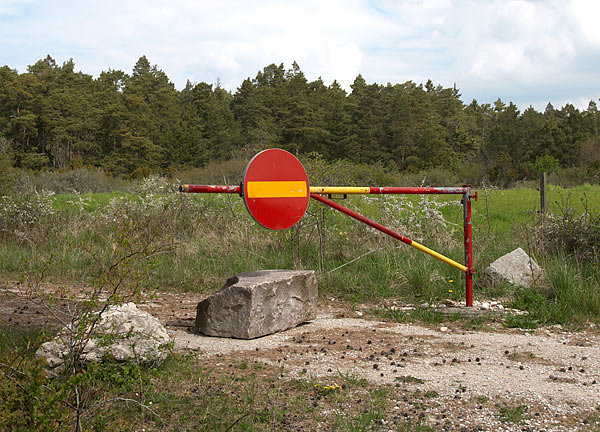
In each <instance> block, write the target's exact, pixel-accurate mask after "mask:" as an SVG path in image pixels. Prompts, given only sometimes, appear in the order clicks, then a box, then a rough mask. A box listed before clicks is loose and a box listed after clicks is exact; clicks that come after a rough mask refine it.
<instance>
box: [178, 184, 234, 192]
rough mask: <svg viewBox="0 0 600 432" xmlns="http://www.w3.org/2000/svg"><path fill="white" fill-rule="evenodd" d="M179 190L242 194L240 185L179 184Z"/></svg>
mask: <svg viewBox="0 0 600 432" xmlns="http://www.w3.org/2000/svg"><path fill="white" fill-rule="evenodd" d="M179 192H186V193H230V194H241V193H242V188H241V187H240V186H219V185H181V186H179Z"/></svg>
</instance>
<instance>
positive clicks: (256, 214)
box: [179, 149, 477, 306]
mask: <svg viewBox="0 0 600 432" xmlns="http://www.w3.org/2000/svg"><path fill="white" fill-rule="evenodd" d="M179 191H180V192H186V193H229V194H239V195H240V196H241V197H242V198H243V199H244V204H245V205H246V208H247V209H248V212H249V213H250V214H251V216H252V217H253V218H254V219H255V220H256V221H257V222H258V223H259V224H261V225H262V226H264V227H266V228H269V229H277V230H279V229H286V228H289V227H291V226H293V225H295V224H296V223H297V222H298V221H299V220H300V219H301V218H302V216H303V215H304V213H305V212H306V209H307V207H308V201H309V199H310V198H312V199H314V200H316V201H319V202H321V203H322V204H325V205H327V206H329V207H331V208H333V209H335V210H337V211H339V212H342V213H344V214H346V215H348V216H350V217H352V218H354V219H356V220H358V221H360V222H362V223H365V224H367V225H369V226H370V227H372V228H375V229H377V230H379V231H381V232H383V233H385V234H387V235H389V236H391V237H393V238H395V239H397V240H400V241H401V242H403V243H405V244H407V245H409V246H412V247H413V248H415V249H418V250H420V251H422V252H425V253H426V254H428V255H430V256H432V257H434V258H436V259H438V260H440V261H442V262H445V263H446V264H448V265H450V266H452V267H454V268H456V269H458V270H460V271H462V272H464V273H465V293H466V299H465V301H466V305H467V306H473V273H474V270H473V229H472V218H471V199H472V198H474V199H475V200H476V201H477V192H475V193H474V194H473V193H472V192H471V187H470V186H466V185H465V186H461V187H329V186H309V184H308V176H307V175H306V171H305V170H304V167H303V166H302V164H301V163H300V161H298V159H296V157H295V156H293V155H292V154H291V153H288V152H287V151H285V150H281V149H268V150H264V151H262V152H260V153H258V154H257V155H256V156H254V157H253V158H252V160H251V161H250V162H249V163H248V166H247V167H246V170H245V171H244V180H243V181H242V184H241V185H240V186H216V185H188V184H185V185H182V186H180V187H179ZM352 194H364V195H383V194H395V195H408V194H412V195H424V194H427V195H429V194H455V195H462V200H461V203H462V206H463V228H464V248H465V263H464V265H463V264H460V263H458V262H456V261H454V260H452V259H450V258H448V257H446V256H444V255H442V254H440V253H438V252H436V251H434V250H432V249H429V248H428V247H426V246H423V245H422V244H420V243H417V242H416V241H414V240H411V239H409V238H408V237H405V236H403V235H401V234H398V233H396V232H394V231H392V230H390V229H388V228H386V227H384V226H383V225H380V224H378V223H377V222H374V221H372V220H370V219H368V218H366V217H364V216H362V215H360V214H358V213H356V212H353V211H352V210H350V209H347V208H345V207H343V206H341V205H340V204H338V203H336V202H334V201H332V200H331V196H332V195H344V196H346V195H352ZM323 195H327V196H328V197H329V198H325V197H324V196H323Z"/></svg>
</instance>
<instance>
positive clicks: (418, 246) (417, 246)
mask: <svg viewBox="0 0 600 432" xmlns="http://www.w3.org/2000/svg"><path fill="white" fill-rule="evenodd" d="M411 246H412V247H414V248H415V249H419V250H420V251H422V252H425V253H426V254H427V255H431V256H432V257H434V258H437V259H439V260H440V261H444V262H445V263H446V264H450V265H451V266H452V267H454V268H457V269H459V270H460V271H463V272H466V271H467V268H466V267H465V266H464V265H462V264H460V263H457V262H456V261H454V260H452V259H450V258H448V257H446V256H444V255H442V254H439V253H437V252H436V251H434V250H431V249H429V248H428V247H427V246H423V245H422V244H420V243H417V242H416V241H414V240H413V241H412V243H411Z"/></svg>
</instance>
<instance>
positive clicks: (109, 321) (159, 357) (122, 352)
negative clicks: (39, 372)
mask: <svg viewBox="0 0 600 432" xmlns="http://www.w3.org/2000/svg"><path fill="white" fill-rule="evenodd" d="M70 333H71V332H69V331H62V332H60V333H59V334H58V335H57V336H56V337H55V338H54V339H53V340H52V341H50V342H46V343H44V344H42V346H41V347H40V348H39V349H38V351H37V353H36V354H37V355H38V356H42V357H45V358H46V362H47V369H48V370H49V371H51V372H55V373H56V372H59V371H60V370H61V369H62V368H63V367H64V364H65V359H67V358H68V357H69V355H70V351H71V350H70V348H69V346H71V345H73V344H74V343H76V341H77V338H75V339H74V338H73V337H72V336H70ZM170 342H171V339H170V337H169V334H168V333H167V330H166V329H165V327H164V326H163V325H162V324H161V323H160V321H158V319H156V318H155V317H153V316H152V315H150V314H149V313H148V312H144V311H142V310H139V309H138V308H137V307H136V305H135V303H125V304H122V305H118V306H112V307H109V308H108V309H107V310H106V311H105V312H104V313H103V314H102V316H101V318H100V321H99V322H98V324H97V325H96V327H95V329H94V332H93V334H92V337H91V338H90V339H89V340H88V341H87V343H85V345H84V348H83V355H82V360H83V361H84V362H86V363H93V362H100V361H102V360H103V359H104V358H106V357H110V358H111V359H114V360H118V361H124V360H128V359H135V360H136V361H139V362H141V363H145V364H155V365H160V364H162V363H163V362H164V361H165V359H166V357H167V350H166V347H167V345H168V344H169V343H170Z"/></svg>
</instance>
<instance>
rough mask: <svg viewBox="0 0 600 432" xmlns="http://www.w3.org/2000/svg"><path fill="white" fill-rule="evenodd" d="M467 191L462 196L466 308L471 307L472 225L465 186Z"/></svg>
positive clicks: (469, 202) (468, 191) (469, 201)
mask: <svg viewBox="0 0 600 432" xmlns="http://www.w3.org/2000/svg"><path fill="white" fill-rule="evenodd" d="M466 189H467V191H466V192H465V193H464V194H463V198H462V205H463V226H464V232H465V264H466V265H467V268H466V270H465V297H466V299H465V302H466V305H467V306H473V273H474V271H473V224H472V214H471V188H470V187H468V186H466Z"/></svg>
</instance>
